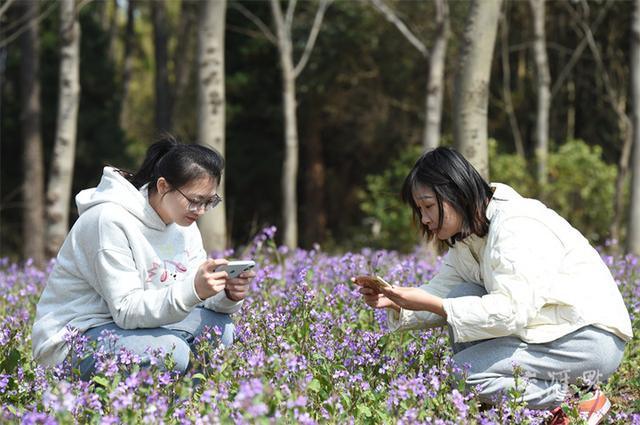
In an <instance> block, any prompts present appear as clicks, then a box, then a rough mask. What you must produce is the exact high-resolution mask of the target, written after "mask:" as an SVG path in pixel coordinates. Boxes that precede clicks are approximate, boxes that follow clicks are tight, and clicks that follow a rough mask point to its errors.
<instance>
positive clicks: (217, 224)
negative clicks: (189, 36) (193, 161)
mask: <svg viewBox="0 0 640 425" xmlns="http://www.w3.org/2000/svg"><path fill="white" fill-rule="evenodd" d="M200 6H201V8H202V9H201V10H200V20H199V23H198V143H201V144H202V145H205V146H210V147H213V148H215V149H216V150H217V151H218V152H220V153H221V154H222V155H223V156H224V154H225V110H224V108H225V87H224V75H225V74H224V72H225V70H224V30H225V17H226V11H227V2H226V0H207V1H204V2H202V3H201V5H200ZM224 181H225V178H223V179H222V181H221V182H220V185H219V186H218V194H219V195H220V196H222V197H223V198H224V195H225V190H224ZM198 225H199V227H200V230H201V232H202V237H203V240H204V247H205V249H206V250H207V252H210V251H214V250H215V251H222V250H224V249H225V248H226V246H227V224H226V214H225V208H224V204H222V205H221V206H219V207H218V208H215V209H214V210H213V211H211V212H209V213H208V214H205V215H203V216H202V217H201V218H200V220H199V221H198Z"/></svg>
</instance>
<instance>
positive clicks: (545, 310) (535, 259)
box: [389, 183, 632, 343]
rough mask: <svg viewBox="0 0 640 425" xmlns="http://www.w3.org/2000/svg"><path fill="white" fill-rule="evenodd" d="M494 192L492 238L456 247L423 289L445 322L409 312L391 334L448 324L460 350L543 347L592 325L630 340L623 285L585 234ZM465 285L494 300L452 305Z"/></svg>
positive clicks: (535, 206) (502, 191)
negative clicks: (485, 345) (504, 340)
mask: <svg viewBox="0 0 640 425" xmlns="http://www.w3.org/2000/svg"><path fill="white" fill-rule="evenodd" d="M492 187H494V188H495V191H494V195H493V198H492V200H491V201H490V202H489V205H488V207H487V212H486V216H487V218H488V219H489V221H490V225H489V232H488V234H487V235H486V236H485V237H482V238H479V237H477V236H475V235H473V236H470V237H468V238H466V239H465V240H463V241H460V242H456V243H455V245H454V246H453V248H451V249H449V252H448V253H447V255H446V257H445V259H444V263H443V265H442V268H441V269H440V271H439V273H438V274H437V275H436V276H435V277H434V278H433V279H432V280H431V282H429V283H428V284H427V285H423V286H422V288H427V287H428V288H429V292H430V293H433V294H435V295H439V296H441V297H443V298H445V299H444V310H445V311H446V313H447V320H446V322H445V319H444V318H443V317H442V316H439V315H437V314H434V313H430V312H426V311H409V310H404V309H402V310H401V312H400V313H399V314H398V313H397V312H395V311H393V312H391V313H390V314H389V322H390V323H389V324H390V327H391V329H393V330H397V329H415V328H429V327H434V326H440V325H444V324H445V323H448V324H449V325H451V328H452V329H453V335H454V339H455V342H468V341H476V340H482V339H488V338H495V337H502V336H508V335H514V336H517V337H519V338H520V339H522V340H523V341H525V342H530V343H544V342H549V341H553V340H555V339H557V338H560V337H562V336H564V335H566V334H568V333H571V332H573V331H574V330H576V329H578V328H581V327H583V326H587V325H593V326H595V327H598V328H600V329H604V330H607V331H609V332H612V333H614V334H615V335H617V336H619V337H620V338H622V339H623V340H629V339H631V337H632V330H631V321H630V319H629V313H628V312H627V310H626V307H625V305H624V302H623V300H622V296H621V294H620V291H619V290H618V287H617V286H616V282H615V281H614V279H613V277H612V275H611V272H610V271H609V269H608V268H607V266H606V265H605V264H604V262H603V261H602V259H601V258H600V255H599V254H598V252H597V251H596V250H595V249H594V248H593V247H592V246H591V245H590V244H589V242H588V241H587V240H586V239H585V238H584V237H583V236H582V235H581V234H580V232H578V231H577V230H576V229H574V228H573V227H572V226H571V225H570V224H569V223H568V222H567V221H566V220H564V219H563V218H562V217H560V216H559V215H558V214H557V213H555V212H554V211H553V210H551V209H549V208H547V207H546V206H545V205H544V204H542V203H541V202H539V201H536V200H534V199H526V198H523V197H522V196H520V195H519V194H518V193H516V191H514V190H513V189H512V188H511V187H509V186H506V185H504V184H499V183H494V184H492ZM460 282H470V283H475V284H477V285H480V286H482V287H484V288H485V290H486V291H487V295H484V296H482V297H477V296H465V297H459V298H446V295H447V294H448V293H449V292H450V290H451V288H452V287H453V286H455V285H457V284H458V283H460Z"/></svg>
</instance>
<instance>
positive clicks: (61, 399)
mask: <svg viewBox="0 0 640 425" xmlns="http://www.w3.org/2000/svg"><path fill="white" fill-rule="evenodd" d="M274 232H275V229H274V228H268V229H265V230H264V231H263V232H262V233H261V234H260V235H259V236H258V237H257V238H256V239H255V240H254V242H253V244H252V245H251V246H250V247H248V248H247V249H246V250H245V252H238V253H233V252H226V253H225V255H226V256H237V257H243V258H253V259H255V260H256V262H257V263H258V266H259V267H258V268H257V278H256V279H255V280H254V285H253V288H252V289H253V293H252V295H251V296H250V298H249V299H248V300H247V302H245V304H244V307H243V309H242V312H241V313H240V314H238V315H236V316H235V320H236V324H237V325H236V341H235V343H234V345H233V346H232V347H230V348H228V349H226V350H222V349H219V348H216V346H215V341H216V339H217V338H218V335H217V333H216V331H217V330H216V329H212V330H211V332H210V334H209V335H206V337H204V338H202V340H201V341H200V343H199V350H198V353H197V354H196V355H194V360H193V363H194V368H193V372H191V373H189V374H187V375H186V376H179V375H177V374H175V373H171V372H166V371H164V372H163V371H162V370H161V369H158V368H156V367H151V368H149V369H141V368H140V367H139V365H138V364H137V363H138V362H139V361H140V360H139V359H138V358H136V356H132V355H130V354H129V353H126V352H121V353H118V354H117V355H116V356H110V355H107V354H105V353H100V352H99V353H98V354H97V357H98V370H99V373H98V374H97V375H96V376H95V377H94V378H93V380H92V381H91V382H82V381H80V380H78V378H77V374H76V373H75V372H74V371H73V370H70V368H69V367H68V365H66V364H65V365H62V366H60V367H57V368H54V369H49V368H43V367H41V366H38V365H36V364H35V363H34V362H33V361H32V359H31V335H30V334H31V325H32V320H33V316H34V314H35V305H36V303H37V301H38V297H39V294H40V292H41V290H42V288H43V287H44V284H45V281H46V278H47V274H48V270H45V271H42V270H37V269H35V268H34V267H32V266H31V265H30V264H29V263H27V264H14V263H11V262H9V261H8V260H6V259H5V260H0V321H1V326H0V402H1V403H2V409H1V413H0V423H39V424H40V423H41V424H49V423H51V424H53V423H95V424H110V423H145V424H147V423H154V424H155V423H197V424H207V423H262V424H268V423H301V424H313V423H340V424H348V423H371V424H377V423H398V424H413V423H424V424H466V423H470V424H503V423H504V424H542V423H545V421H546V418H547V417H548V414H547V413H545V412H540V411H532V410H528V409H526V408H525V407H524V406H523V403H522V402H521V400H520V398H519V397H520V393H519V391H518V390H517V389H516V390H514V391H512V392H510V393H509V394H505V395H504V398H503V399H502V400H499V401H497V404H496V405H495V406H493V407H491V406H481V405H480V403H479V402H478V400H477V398H476V397H475V395H474V391H473V389H471V391H470V392H469V391H465V390H464V388H463V387H462V386H461V385H460V383H459V382H457V381H456V380H455V379H454V378H453V375H454V374H453V372H454V371H455V370H456V368H460V367H462V368H464V365H455V364H453V362H452V360H451V352H450V349H449V346H448V337H447V334H446V332H445V330H440V329H436V330H427V331H413V332H404V333H394V334H389V333H387V329H386V317H385V316H386V313H385V312H384V311H375V312H374V311H373V310H371V309H369V308H368V307H367V306H366V305H365V304H364V303H363V302H362V301H361V299H360V297H359V295H358V293H357V289H356V287H355V286H354V285H352V284H351V283H350V281H349V278H350V277H351V276H354V275H356V274H363V273H370V272H372V271H374V270H375V271H376V272H377V273H378V274H380V275H382V276H384V277H385V278H387V279H388V280H390V281H397V282H398V283H399V284H401V285H405V286H417V285H419V284H421V283H422V282H425V281H427V280H429V279H430V277H431V276H432V275H433V274H434V272H435V270H437V267H438V261H437V260H431V259H429V258H428V257H427V256H426V254H425V253H424V252H423V251H422V250H421V249H418V248H417V249H416V251H415V252H414V253H413V254H410V255H403V254H398V253H396V252H392V251H374V250H370V249H362V250H361V251H360V252H348V253H346V254H342V255H331V254H328V253H325V252H322V251H321V250H320V249H319V248H316V249H313V250H310V251H304V250H295V251H288V250H287V249H285V248H276V247H275V245H274V243H273V234H274ZM603 257H604V258H605V260H606V262H607V264H608V265H609V266H610V268H611V270H612V272H613V273H614V275H615V277H616V279H617V282H618V284H619V285H620V289H621V292H622V293H623V296H624V298H625V301H626V303H627V307H628V309H629V312H630V313H631V315H632V320H633V324H634V331H635V332H636V336H635V338H634V339H633V341H632V342H631V343H630V344H629V345H628V346H627V350H626V352H625V359H624V362H623V364H622V366H621V367H620V369H619V371H618V372H617V373H616V374H615V375H614V376H613V377H612V379H610V380H609V382H608V383H607V384H605V385H603V389H604V391H605V392H606V393H607V395H608V396H609V398H610V399H611V400H612V402H613V404H614V406H613V408H612V411H611V414H610V415H609V416H608V418H607V420H606V422H605V423H610V424H611V423H616V424H631V423H633V424H640V414H639V413H638V412H640V374H639V373H638V370H640V350H639V348H640V344H639V338H638V335H637V333H638V332H639V331H640V282H639V280H640V264H638V259H637V258H635V257H630V256H627V257H622V256H607V255H604V254H603ZM104 338H110V336H109V335H104ZM69 341H70V343H71V344H73V346H74V349H75V350H76V351H82V350H91V348H87V347H84V348H83V345H84V344H83V341H82V337H81V336H79V335H76V334H74V333H73V332H72V331H71V332H70V334H69ZM212 342H213V344H212ZM155 354H156V356H155V357H156V362H157V363H158V364H161V363H164V364H166V363H169V364H170V362H171V359H170V358H167V357H166V356H164V355H163V353H155ZM522 383H523V385H525V384H526V382H525V379H524V378H522ZM565 407H566V411H568V412H569V414H570V415H575V413H576V412H575V405H574V404H573V403H571V402H568V403H567V404H566V406H565ZM576 423H577V422H576Z"/></svg>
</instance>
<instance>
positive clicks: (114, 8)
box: [104, 0, 118, 63]
mask: <svg viewBox="0 0 640 425" xmlns="http://www.w3.org/2000/svg"><path fill="white" fill-rule="evenodd" d="M104 3H107V1H106V0H104ZM111 3H112V5H111V7H109V5H108V4H105V5H104V7H105V9H104V10H105V12H107V11H109V9H111V10H110V11H111V13H109V15H108V17H109V20H108V27H107V28H105V30H108V31H109V46H108V51H107V57H108V58H109V60H110V61H111V63H115V62H116V60H115V59H116V53H115V52H116V39H117V38H118V0H113V1H112V2H111ZM105 18H106V17H105Z"/></svg>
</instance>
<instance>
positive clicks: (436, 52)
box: [422, 0, 449, 150]
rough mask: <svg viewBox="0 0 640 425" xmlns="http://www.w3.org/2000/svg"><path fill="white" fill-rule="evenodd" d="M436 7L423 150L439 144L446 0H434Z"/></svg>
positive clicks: (444, 52) (445, 37)
mask: <svg viewBox="0 0 640 425" xmlns="http://www.w3.org/2000/svg"><path fill="white" fill-rule="evenodd" d="M435 4H436V8H437V16H436V23H437V26H438V31H437V32H436V35H435V38H434V42H433V46H432V47H431V57H430V58H429V79H428V80H427V96H426V110H425V126H424V137H423V139H422V140H423V142H422V144H423V146H424V148H425V150H431V149H435V148H437V147H438V145H440V131H441V128H440V127H441V121H442V98H443V95H444V66H445V59H446V53H447V40H448V39H449V5H448V3H447V0H436V2H435Z"/></svg>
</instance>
